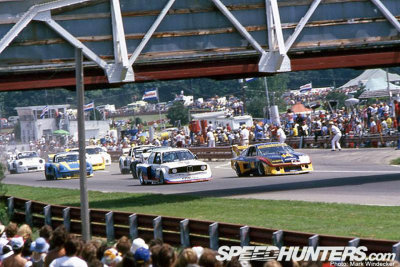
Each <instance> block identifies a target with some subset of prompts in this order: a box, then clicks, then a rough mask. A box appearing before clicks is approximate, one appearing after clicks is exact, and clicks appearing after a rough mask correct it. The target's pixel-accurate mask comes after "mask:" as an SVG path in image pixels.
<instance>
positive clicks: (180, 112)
mask: <svg viewBox="0 0 400 267" xmlns="http://www.w3.org/2000/svg"><path fill="white" fill-rule="evenodd" d="M167 118H168V119H169V120H170V123H172V124H173V125H177V124H178V122H179V121H180V125H186V124H188V123H189V109H188V108H187V107H185V106H184V105H183V103H182V102H179V101H178V102H175V103H174V104H173V105H172V107H170V108H169V109H168V114H167Z"/></svg>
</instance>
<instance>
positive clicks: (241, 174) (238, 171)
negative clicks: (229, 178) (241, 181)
mask: <svg viewBox="0 0 400 267" xmlns="http://www.w3.org/2000/svg"><path fill="white" fill-rule="evenodd" d="M235 172H236V175H237V176H238V177H242V176H244V174H243V173H242V172H241V171H240V167H239V164H238V163H237V162H236V163H235Z"/></svg>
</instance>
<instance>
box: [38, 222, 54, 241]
mask: <svg viewBox="0 0 400 267" xmlns="http://www.w3.org/2000/svg"><path fill="white" fill-rule="evenodd" d="M52 233H53V228H52V227H51V226H50V225H47V224H46V225H44V226H42V228H40V230H39V236H40V237H43V238H44V239H45V240H46V242H47V243H48V244H50V237H51V235H52Z"/></svg>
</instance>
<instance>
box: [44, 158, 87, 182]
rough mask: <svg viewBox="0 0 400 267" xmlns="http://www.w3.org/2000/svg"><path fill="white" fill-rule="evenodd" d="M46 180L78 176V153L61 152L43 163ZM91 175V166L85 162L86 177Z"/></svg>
mask: <svg viewBox="0 0 400 267" xmlns="http://www.w3.org/2000/svg"><path fill="white" fill-rule="evenodd" d="M44 174H45V177H46V180H58V179H71V178H79V177H80V175H79V153H77V152H61V153H58V154H56V155H55V156H54V157H53V159H51V161H50V162H47V163H46V165H45V172H44ZM92 176H93V168H92V165H91V164H90V163H89V162H86V177H92Z"/></svg>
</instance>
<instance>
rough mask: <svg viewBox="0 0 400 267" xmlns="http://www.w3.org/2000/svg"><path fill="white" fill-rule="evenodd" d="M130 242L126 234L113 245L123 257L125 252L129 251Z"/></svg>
mask: <svg viewBox="0 0 400 267" xmlns="http://www.w3.org/2000/svg"><path fill="white" fill-rule="evenodd" d="M131 246H132V244H131V241H129V238H128V237H126V236H123V237H121V238H120V239H118V241H117V244H116V245H115V247H116V249H117V250H118V252H119V253H121V256H122V257H124V256H125V254H126V253H128V252H129V251H130V248H131Z"/></svg>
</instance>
